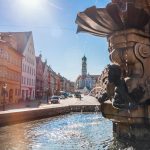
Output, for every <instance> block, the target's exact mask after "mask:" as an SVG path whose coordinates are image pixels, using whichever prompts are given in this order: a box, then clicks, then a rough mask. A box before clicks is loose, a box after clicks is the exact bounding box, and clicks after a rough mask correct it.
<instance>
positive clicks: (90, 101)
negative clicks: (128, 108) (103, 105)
mask: <svg viewBox="0 0 150 150" xmlns="http://www.w3.org/2000/svg"><path fill="white" fill-rule="evenodd" d="M69 105H100V104H99V102H98V101H97V99H96V98H94V97H92V96H88V95H87V96H84V95H82V98H81V100H80V99H79V98H74V97H73V98H66V99H61V100H60V104H50V103H49V104H47V101H46V100H45V101H44V100H40V101H39V100H35V101H31V102H22V103H19V104H13V105H7V106H5V111H2V108H1V109H0V111H1V113H2V112H3V113H5V112H11V111H12V112H14V111H23V110H29V109H37V108H39V109H42V108H56V107H62V106H69Z"/></svg>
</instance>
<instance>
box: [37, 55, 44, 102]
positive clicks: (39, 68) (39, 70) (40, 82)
mask: <svg viewBox="0 0 150 150" xmlns="http://www.w3.org/2000/svg"><path fill="white" fill-rule="evenodd" d="M41 57H42V56H41V55H40V56H39V57H36V98H37V99H40V98H42V97H43V62H42V60H41Z"/></svg>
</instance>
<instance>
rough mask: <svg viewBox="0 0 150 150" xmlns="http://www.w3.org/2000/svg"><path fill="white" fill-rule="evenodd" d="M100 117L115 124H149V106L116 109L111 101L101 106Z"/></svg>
mask: <svg viewBox="0 0 150 150" xmlns="http://www.w3.org/2000/svg"><path fill="white" fill-rule="evenodd" d="M101 111H102V115H103V116H104V117H105V118H107V119H110V120H112V121H113V122H116V123H122V124H131V125H132V124H150V105H139V106H137V107H135V108H133V109H117V108H115V107H113V106H112V103H111V101H107V102H105V103H103V104H102V105H101Z"/></svg>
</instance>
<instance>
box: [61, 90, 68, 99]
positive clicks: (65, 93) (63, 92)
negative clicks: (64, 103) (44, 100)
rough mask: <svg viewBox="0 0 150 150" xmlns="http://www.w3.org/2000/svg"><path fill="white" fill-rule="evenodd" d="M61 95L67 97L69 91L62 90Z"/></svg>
mask: <svg viewBox="0 0 150 150" xmlns="http://www.w3.org/2000/svg"><path fill="white" fill-rule="evenodd" d="M60 95H64V97H65V98H67V97H68V93H67V92H65V91H60Z"/></svg>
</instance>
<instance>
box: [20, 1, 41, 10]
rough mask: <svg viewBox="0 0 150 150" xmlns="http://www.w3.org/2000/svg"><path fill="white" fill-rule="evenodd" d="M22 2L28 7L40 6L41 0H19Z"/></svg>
mask: <svg viewBox="0 0 150 150" xmlns="http://www.w3.org/2000/svg"><path fill="white" fill-rule="evenodd" d="M19 2H20V4H21V5H22V6H23V7H24V8H27V9H34V8H37V7H40V4H41V0H19Z"/></svg>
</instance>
